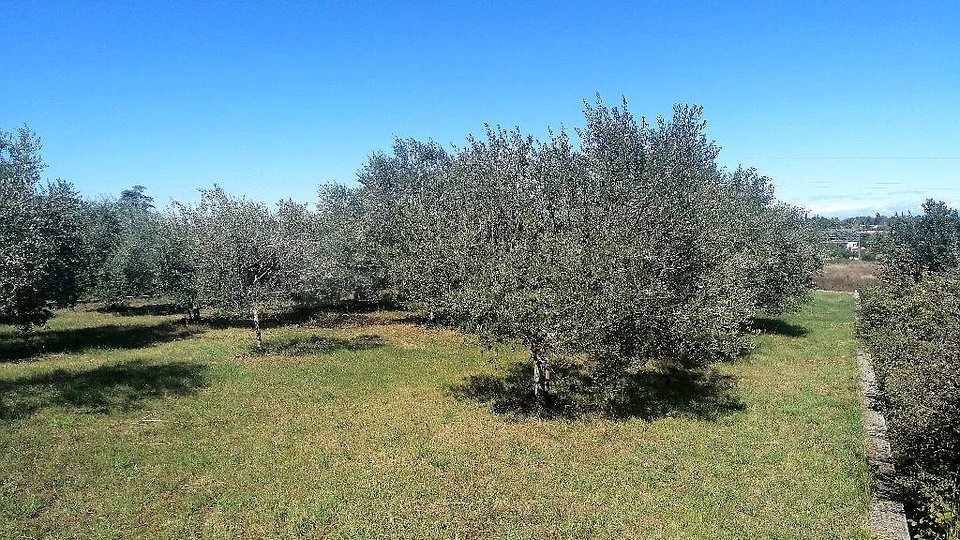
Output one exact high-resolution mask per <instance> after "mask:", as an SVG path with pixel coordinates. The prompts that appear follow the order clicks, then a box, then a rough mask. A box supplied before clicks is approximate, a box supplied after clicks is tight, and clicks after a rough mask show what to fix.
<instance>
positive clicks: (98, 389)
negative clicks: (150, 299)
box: [0, 360, 207, 420]
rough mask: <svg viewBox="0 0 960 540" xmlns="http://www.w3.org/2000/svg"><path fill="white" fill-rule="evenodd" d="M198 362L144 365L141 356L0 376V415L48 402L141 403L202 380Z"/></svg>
mask: <svg viewBox="0 0 960 540" xmlns="http://www.w3.org/2000/svg"><path fill="white" fill-rule="evenodd" d="M205 370H206V367H205V366H203V365H201V364H196V363H188V362H173V363H169V364H148V363H146V362H144V361H142V360H136V361H131V362H125V363H122V364H111V365H105V366H100V367H97V368H94V369H91V370H87V371H79V372H78V371H67V370H62V369H58V370H55V371H49V372H44V373H38V374H32V375H27V376H25V377H20V378H17V379H3V380H0V419H4V420H12V419H16V418H22V417H24V416H28V415H30V414H33V413H34V412H36V411H39V410H41V409H45V408H49V407H69V408H74V409H76V410H77V411H78V412H84V413H95V414H108V413H111V412H118V411H129V410H134V409H138V408H141V407H142V406H143V405H144V403H145V402H146V401H148V400H153V399H159V398H163V397H167V396H183V395H188V394H192V393H195V392H197V391H198V390H199V389H200V388H202V387H204V386H206V385H207V383H206V380H205V377H204V371H205Z"/></svg>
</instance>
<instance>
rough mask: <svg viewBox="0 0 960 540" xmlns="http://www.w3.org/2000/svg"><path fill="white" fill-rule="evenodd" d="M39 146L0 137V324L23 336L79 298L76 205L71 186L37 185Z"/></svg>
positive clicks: (25, 135)
mask: <svg viewBox="0 0 960 540" xmlns="http://www.w3.org/2000/svg"><path fill="white" fill-rule="evenodd" d="M43 168H44V164H43V161H42V159H41V157H40V141H39V139H38V138H37V137H36V135H35V134H33V133H32V132H31V131H30V130H29V129H28V128H26V127H25V126H24V127H22V128H21V129H20V130H19V131H18V132H17V134H16V135H13V134H11V133H5V132H0V216H2V219H0V323H6V324H13V325H16V326H19V327H20V328H21V329H23V330H24V331H26V330H29V329H30V327H31V326H35V325H42V324H44V323H45V322H46V321H47V320H48V319H49V318H50V317H52V316H53V312H52V311H51V309H50V308H51V307H54V306H64V305H69V304H72V303H74V302H76V300H77V296H78V293H79V281H78V272H77V270H78V268H79V266H80V263H81V261H82V255H83V249H82V236H81V231H80V203H79V199H78V196H77V194H76V193H75V192H74V191H73V188H72V186H71V185H70V184H68V183H65V182H62V181H55V182H51V183H49V184H47V185H46V186H41V185H40V174H41V171H42V170H43Z"/></svg>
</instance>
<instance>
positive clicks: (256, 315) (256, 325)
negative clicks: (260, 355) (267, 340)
mask: <svg viewBox="0 0 960 540" xmlns="http://www.w3.org/2000/svg"><path fill="white" fill-rule="evenodd" d="M253 331H254V333H256V335H257V348H258V349H260V350H263V335H262V334H261V333H260V309H259V308H257V306H256V305H254V306H253Z"/></svg>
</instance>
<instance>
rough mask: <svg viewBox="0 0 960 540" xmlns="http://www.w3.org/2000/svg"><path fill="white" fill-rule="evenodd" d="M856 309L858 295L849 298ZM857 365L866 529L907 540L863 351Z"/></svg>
mask: <svg viewBox="0 0 960 540" xmlns="http://www.w3.org/2000/svg"><path fill="white" fill-rule="evenodd" d="M853 297H854V299H855V300H856V303H857V308H858V309H859V306H860V293H859V292H856V293H854V294H853ZM857 363H858V364H859V365H860V390H861V397H862V398H863V407H864V409H863V422H864V427H865V428H866V431H867V448H866V451H867V464H868V465H869V469H870V479H871V482H870V497H871V504H870V518H869V521H870V529H871V530H872V531H873V533H874V535H876V536H877V537H878V538H881V539H884V540H910V529H909V527H908V526H907V516H906V514H905V513H904V509H903V504H902V503H900V502H897V501H895V500H893V494H894V492H895V490H894V485H893V480H894V478H895V476H896V469H895V468H894V465H893V452H892V451H891V448H890V440H889V439H888V438H887V421H886V419H885V418H884V417H883V413H882V412H881V411H882V409H881V405H880V390H879V389H878V388H877V375H876V372H874V370H873V360H872V359H871V358H870V355H869V354H868V353H867V352H865V351H860V352H859V353H858V354H857Z"/></svg>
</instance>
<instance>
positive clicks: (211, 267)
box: [180, 187, 308, 348]
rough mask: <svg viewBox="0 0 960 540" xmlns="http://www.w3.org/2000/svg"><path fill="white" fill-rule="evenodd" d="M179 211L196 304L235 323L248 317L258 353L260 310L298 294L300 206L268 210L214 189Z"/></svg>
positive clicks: (302, 257) (302, 254) (302, 255)
mask: <svg viewBox="0 0 960 540" xmlns="http://www.w3.org/2000/svg"><path fill="white" fill-rule="evenodd" d="M180 208H181V212H182V214H183V216H184V218H185V219H186V221H187V222H188V223H189V224H190V227H191V228H192V229H193V234H195V235H196V238H195V240H194V242H195V244H194V246H193V247H192V248H191V249H196V256H195V257H196V258H195V265H196V266H195V269H192V270H191V271H195V275H194V277H193V279H195V280H196V286H197V291H198V293H199V294H198V296H199V298H200V299H201V301H202V302H204V303H205V304H207V305H210V306H212V307H214V308H217V309H220V310H223V311H227V312H231V313H232V314H233V315H234V316H236V317H238V318H239V317H243V316H244V315H243V314H245V313H246V314H249V316H250V318H251V320H252V323H253V328H254V333H255V336H256V342H257V347H258V348H262V347H263V337H262V333H261V316H262V314H263V312H264V309H266V308H269V307H271V306H276V305H278V304H279V303H281V302H283V301H284V300H287V299H289V298H290V296H291V294H292V292H293V291H295V290H297V289H299V288H300V287H299V280H300V278H301V275H302V274H301V270H302V268H303V267H304V265H305V264H306V251H305V250H304V249H303V246H304V243H305V242H306V241H307V240H308V236H307V231H306V230H305V229H306V227H305V221H306V219H307V215H306V214H307V213H306V208H305V206H304V205H300V204H297V203H293V202H291V201H287V202H282V203H281V204H280V205H278V209H277V210H272V209H270V208H269V207H267V206H266V205H264V204H262V203H259V202H254V201H250V200H247V199H243V198H235V197H231V196H229V195H227V194H226V193H225V192H224V191H223V189H221V188H220V187H214V188H213V189H210V190H201V198H200V202H199V203H197V204H196V205H193V206H188V205H181V207H180Z"/></svg>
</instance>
